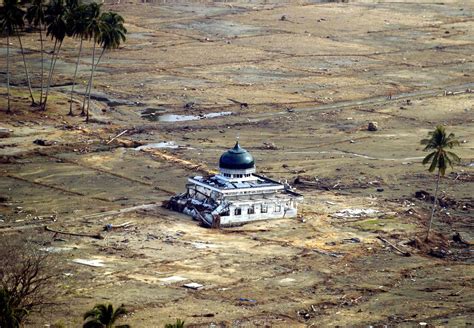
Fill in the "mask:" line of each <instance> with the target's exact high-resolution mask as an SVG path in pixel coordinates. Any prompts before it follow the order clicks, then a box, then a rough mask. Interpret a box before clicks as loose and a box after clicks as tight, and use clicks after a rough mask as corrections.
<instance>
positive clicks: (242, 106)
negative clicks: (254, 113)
mask: <svg viewBox="0 0 474 328" xmlns="http://www.w3.org/2000/svg"><path fill="white" fill-rule="evenodd" d="M227 99H228V100H230V101H232V102H233V103H235V104H238V105H240V108H249V104H248V103H246V102H240V101H238V100H235V99H230V98H227Z"/></svg>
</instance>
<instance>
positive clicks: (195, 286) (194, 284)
mask: <svg viewBox="0 0 474 328" xmlns="http://www.w3.org/2000/svg"><path fill="white" fill-rule="evenodd" d="M183 287H185V288H189V289H194V290H198V289H201V288H202V287H204V285H201V284H198V283H197V282H190V283H188V284H184V285H183Z"/></svg>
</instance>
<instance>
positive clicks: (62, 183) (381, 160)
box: [0, 0, 474, 327]
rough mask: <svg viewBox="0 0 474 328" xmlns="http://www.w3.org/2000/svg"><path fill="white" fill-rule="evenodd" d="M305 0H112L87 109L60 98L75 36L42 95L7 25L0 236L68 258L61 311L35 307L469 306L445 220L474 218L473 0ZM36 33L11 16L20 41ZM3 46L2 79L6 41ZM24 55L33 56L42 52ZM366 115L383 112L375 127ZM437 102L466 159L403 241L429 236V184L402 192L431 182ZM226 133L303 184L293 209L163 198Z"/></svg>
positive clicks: (445, 313)
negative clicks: (191, 285)
mask: <svg viewBox="0 0 474 328" xmlns="http://www.w3.org/2000/svg"><path fill="white" fill-rule="evenodd" d="M319 2H320V1H312V2H311V1H291V2H284V1H245V2H244V1H242V2H214V3H212V2H206V1H162V2H160V3H134V2H127V1H123V0H122V1H120V3H114V4H112V3H108V4H106V5H105V6H106V8H109V9H111V10H114V11H118V12H119V13H121V15H123V16H124V18H125V20H126V23H127V24H126V27H127V29H128V32H129V33H128V39H127V42H126V43H125V44H124V46H123V47H122V48H120V49H119V50H117V51H114V52H110V53H107V54H106V55H105V56H104V60H103V64H101V66H100V69H99V72H98V74H97V77H96V78H95V87H94V95H93V96H94V97H93V98H94V99H95V100H94V102H93V108H92V111H93V123H90V124H85V123H84V118H82V117H80V116H78V115H76V116H75V117H69V116H67V115H66V114H67V112H68V109H69V104H68V100H67V97H68V90H69V87H68V86H67V83H68V82H70V81H71V80H72V74H73V72H74V63H75V60H76V55H77V54H76V52H77V47H78V44H75V43H74V42H72V41H71V40H68V42H66V43H65V45H64V50H63V51H62V55H61V56H60V60H59V61H58V66H57V69H58V75H57V76H56V80H55V86H54V88H53V93H52V96H51V100H52V102H51V106H50V108H49V110H48V111H47V112H38V111H34V110H33V109H31V108H30V107H29V102H28V94H27V91H26V89H25V88H20V87H18V85H21V84H22V83H24V80H22V79H23V74H22V72H23V71H22V69H23V68H22V62H21V55H20V54H19V52H18V51H17V50H18V49H17V48H15V47H16V46H17V44H16V43H15V41H16V40H13V41H12V42H13V47H14V53H15V55H14V59H13V60H14V65H13V66H14V70H13V83H14V85H16V86H14V87H13V89H12V92H13V95H14V98H13V104H14V107H13V110H14V114H13V115H7V114H6V113H5V108H6V96H2V97H1V99H0V126H2V127H6V128H9V129H11V130H12V131H13V132H12V135H11V136H10V137H7V138H2V139H0V196H1V197H0V219H1V221H0V233H1V238H7V237H8V236H9V235H10V234H16V233H24V232H26V231H36V232H37V233H38V234H39V235H44V236H46V237H47V238H50V239H51V244H50V245H49V246H51V247H53V248H51V249H50V250H51V251H55V252H56V254H57V256H59V257H61V258H63V259H64V263H65V264H64V266H61V267H58V268H57V269H58V270H60V271H61V272H64V273H65V275H64V278H63V281H61V288H60V289H61V299H60V303H61V306H60V308H59V309H60V310H59V313H58V312H57V311H58V310H57V308H55V309H54V311H55V312H54V313H53V312H52V311H53V310H52V311H51V313H50V312H47V313H43V314H42V315H33V316H31V317H30V318H29V322H28V325H27V326H28V327H44V325H45V324H53V323H62V324H64V325H65V326H66V327H78V326H80V324H81V323H82V321H81V320H82V314H83V313H84V312H85V311H86V310H88V309H90V308H91V307H92V306H93V305H94V304H96V303H99V302H112V303H114V304H115V305H119V304H122V303H123V304H125V305H126V306H127V307H128V308H129V309H131V310H132V314H131V315H130V316H129V317H128V318H127V319H126V322H128V323H130V324H131V325H133V326H134V327H162V326H163V325H164V324H165V323H168V322H173V321H175V319H176V318H181V319H184V320H185V322H186V323H187V324H188V326H189V327H334V326H340V327H367V326H369V325H371V326H376V327H382V326H384V325H388V326H389V327H393V326H400V327H414V326H419V323H420V322H426V323H428V325H429V326H445V327H468V326H472V325H473V324H474V289H473V283H474V281H473V277H474V270H473V265H472V264H473V259H474V257H473V248H472V244H471V246H468V245H462V244H459V243H456V242H454V241H453V240H452V236H453V235H454V233H455V232H459V233H460V234H461V236H462V237H463V238H464V239H465V240H467V241H472V240H473V238H474V229H473V222H474V221H473V220H474V215H473V207H474V202H473V190H474V178H473V177H474V154H473V148H474V147H473V140H474V115H473V113H474V93H471V92H466V90H468V91H469V90H470V89H474V70H473V69H474V55H473V53H474V19H473V15H474V3H473V2H472V1H443V3H437V2H431V1H406V2H405V1H399V2H388V1H349V3H319ZM323 2H324V1H323ZM36 38H37V36H35V35H26V36H25V37H24V43H25V46H26V48H27V49H30V50H34V49H36V47H37V44H36ZM3 41H4V39H3V40H2V42H3ZM48 46H50V45H49V44H48ZM0 53H2V62H1V63H2V64H1V73H2V76H1V78H2V84H1V85H0V92H2V95H6V87H5V74H4V73H5V69H6V65H4V63H5V61H4V58H5V56H4V55H3V54H4V53H5V48H4V45H3V48H2V49H0ZM90 53H91V49H90V45H87V50H86V55H85V56H84V57H83V61H82V65H81V66H80V70H81V71H80V74H81V85H82V86H81V87H79V90H84V88H85V83H86V82H85V81H86V80H87V76H88V74H89V71H88V69H89V66H88V62H89V61H90V57H89V55H90ZM27 56H28V58H37V60H36V62H35V63H34V64H33V62H32V63H31V69H32V70H33V71H34V73H35V74H38V73H39V65H40V62H39V54H38V53H37V52H35V51H30V52H29V53H28V55H27ZM35 86H36V87H37V85H35ZM451 93H454V94H451ZM80 101H81V97H80V95H79V94H78V95H76V97H75V114H79V103H80ZM240 103H246V104H247V106H245V105H241V104H240ZM214 115H215V117H213V116H214ZM373 121H375V122H377V123H378V127H379V130H378V131H375V132H370V131H367V125H368V123H369V122H373ZM437 124H443V125H445V126H446V127H447V130H448V131H452V132H454V133H455V134H456V136H457V137H459V139H460V140H461V147H459V148H458V149H456V152H457V154H458V155H459V156H460V157H461V158H462V163H461V164H460V165H458V166H456V167H455V168H454V170H452V171H451V170H450V171H449V173H448V174H447V175H446V177H445V178H443V179H442V183H441V195H442V199H443V200H444V203H443V204H444V206H445V207H444V208H443V209H441V210H440V211H438V212H437V215H436V221H435V223H434V230H435V231H436V233H435V234H434V237H433V239H434V240H435V241H433V242H432V243H431V244H427V245H421V246H420V245H417V244H416V243H410V241H413V240H416V238H418V239H419V240H422V239H423V237H424V232H425V230H426V224H427V219H428V217H429V211H430V203H429V201H427V200H423V199H419V198H417V197H415V192H417V191H420V190H424V191H426V192H429V193H433V192H434V187H435V174H434V173H433V174H432V173H429V172H428V171H427V167H423V165H422V164H421V159H422V158H423V156H424V155H425V153H423V152H422V146H421V145H420V144H419V141H420V139H422V138H425V137H426V135H427V132H428V131H430V130H432V129H433V128H434V127H435V126H436V125H437ZM125 130H127V132H125V133H124V134H123V135H122V136H120V137H119V138H117V139H115V140H113V141H112V142H109V141H110V140H111V139H112V138H113V137H114V136H116V135H117V134H119V133H120V132H122V131H125ZM236 137H239V138H240V142H241V145H242V146H243V147H245V148H246V149H248V150H249V151H250V152H251V153H252V154H253V156H254V157H255V160H256V165H257V171H258V172H260V173H263V174H266V175H268V176H271V177H273V178H277V179H282V180H288V181H289V182H290V183H292V184H294V186H295V187H296V188H297V189H298V191H299V192H302V193H303V194H304V197H305V201H304V203H303V204H302V205H301V215H300V217H299V218H298V219H291V220H290V219H283V220H278V221H271V222H260V223H256V224H249V225H246V226H243V227H237V228H232V229H226V230H210V229H204V228H201V227H200V226H199V225H198V223H197V222H196V221H192V220H191V219H189V218H188V217H186V216H184V215H181V214H178V213H174V212H170V211H167V210H165V209H163V208H161V207H160V204H161V202H162V201H164V200H166V199H168V197H169V196H170V195H172V194H174V193H177V192H181V191H184V189H185V183H186V179H187V177H188V176H191V175H198V174H205V173H206V172H211V171H213V170H216V167H217V163H218V159H219V156H220V154H221V153H222V152H223V151H225V150H226V149H227V148H230V147H231V146H233V143H234V142H235V139H236ZM36 139H42V140H46V141H47V144H49V143H51V145H49V146H40V145H37V144H35V143H33V141H34V140H36ZM154 143H162V144H160V146H158V147H160V148H153V149H148V150H145V151H143V150H139V149H137V147H138V146H140V145H146V144H154ZM142 205H150V206H142ZM346 209H352V210H354V209H363V210H364V211H363V213H362V214H361V215H359V216H355V217H348V216H347V215H343V214H344V213H345V212H344V210H346ZM126 222H131V226H130V227H128V228H126V229H116V230H113V231H111V232H102V235H104V236H105V239H103V240H96V239H92V238H87V237H72V236H67V235H55V234H53V233H51V232H46V231H45V230H44V227H45V226H48V227H49V228H52V229H55V230H62V231H69V232H81V233H89V234H96V233H98V232H99V231H101V230H102V229H103V227H104V225H106V224H114V225H115V224H122V223H126ZM378 237H382V238H383V239H384V240H386V241H388V242H389V243H391V244H393V245H396V246H397V247H398V248H400V249H401V250H403V251H406V252H409V253H410V254H411V256H410V257H405V256H403V255H402V254H401V253H399V252H398V251H396V250H394V249H393V248H392V247H391V246H389V245H388V244H387V243H386V242H384V241H382V240H381V239H379V238H378ZM430 253H431V255H430ZM433 255H435V256H433ZM74 259H96V260H102V261H103V264H104V266H103V267H90V266H86V265H81V264H78V263H75V262H73V260H74ZM170 277H171V278H170ZM188 282H196V283H199V284H202V285H203V286H204V287H203V288H202V289H199V290H191V289H186V288H184V287H183V284H185V283H188Z"/></svg>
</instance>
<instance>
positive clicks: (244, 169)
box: [166, 141, 303, 227]
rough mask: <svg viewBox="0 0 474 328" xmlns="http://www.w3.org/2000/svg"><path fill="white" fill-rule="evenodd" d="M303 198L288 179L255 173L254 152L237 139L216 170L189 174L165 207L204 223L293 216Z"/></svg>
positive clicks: (222, 224)
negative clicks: (209, 173) (184, 190)
mask: <svg viewBox="0 0 474 328" xmlns="http://www.w3.org/2000/svg"><path fill="white" fill-rule="evenodd" d="M302 200H303V196H302V195H301V194H298V193H296V192H295V191H293V190H292V188H291V187H290V186H289V185H288V184H287V183H281V182H279V181H275V180H272V179H270V178H268V177H265V176H263V175H259V174H257V173H256V168H255V161H254V158H253V156H252V155H251V154H250V153H249V152H248V151H247V150H245V149H243V148H242V147H240V145H239V142H238V141H237V142H236V144H235V146H234V147H233V148H232V149H229V150H228V151H226V152H224V153H223V154H222V156H221V157H220V160H219V173H218V174H216V175H212V176H208V177H203V176H195V177H190V178H188V183H187V184H186V192H185V193H182V194H178V195H176V196H173V197H172V198H171V199H170V200H169V201H168V202H167V204H166V207H167V208H169V209H172V210H175V211H179V212H182V213H185V214H187V215H190V216H191V217H193V218H194V219H197V220H199V221H201V223H202V224H203V225H204V226H206V227H227V226H236V225H242V224H245V223H248V222H252V221H258V220H268V219H281V218H292V217H296V214H297V206H298V203H299V202H301V201H302Z"/></svg>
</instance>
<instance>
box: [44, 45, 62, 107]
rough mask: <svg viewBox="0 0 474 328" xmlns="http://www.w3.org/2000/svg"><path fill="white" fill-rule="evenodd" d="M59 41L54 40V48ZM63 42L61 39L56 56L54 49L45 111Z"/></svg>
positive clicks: (45, 99) (45, 98)
mask: <svg viewBox="0 0 474 328" xmlns="http://www.w3.org/2000/svg"><path fill="white" fill-rule="evenodd" d="M57 42H58V41H57V40H56V41H55V42H54V48H56V43H57ZM62 44H63V42H62V41H60V42H59V45H58V49H57V50H56V57H55V56H54V51H53V57H52V58H51V60H52V61H51V67H50V71H49V78H48V85H47V87H46V95H45V96H44V103H43V110H44V111H45V110H46V102H47V101H48V94H49V88H50V87H51V83H52V80H53V72H54V67H55V66H56V62H57V61H58V57H59V51H60V50H61V46H62Z"/></svg>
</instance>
